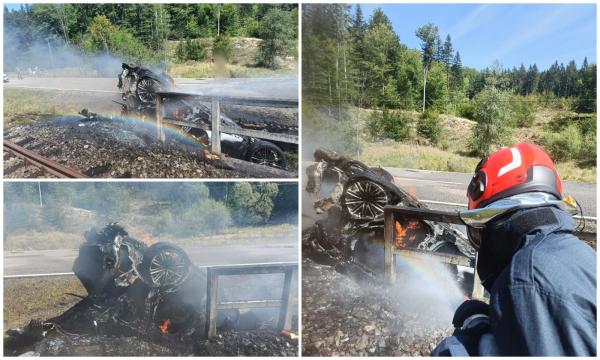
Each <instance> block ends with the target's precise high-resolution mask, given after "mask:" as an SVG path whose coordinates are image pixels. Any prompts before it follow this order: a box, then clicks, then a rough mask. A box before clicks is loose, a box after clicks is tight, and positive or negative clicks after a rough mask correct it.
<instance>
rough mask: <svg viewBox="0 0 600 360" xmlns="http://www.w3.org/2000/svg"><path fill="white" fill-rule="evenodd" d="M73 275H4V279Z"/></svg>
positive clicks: (69, 273) (68, 273) (65, 274)
mask: <svg viewBox="0 0 600 360" xmlns="http://www.w3.org/2000/svg"><path fill="white" fill-rule="evenodd" d="M67 275H75V273H73V272H65V273H50V274H24V275H4V278H5V279H18V278H30V277H49V276H67Z"/></svg>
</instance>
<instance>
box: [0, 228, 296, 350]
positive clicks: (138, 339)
mask: <svg viewBox="0 0 600 360" xmlns="http://www.w3.org/2000/svg"><path fill="white" fill-rule="evenodd" d="M84 237H85V242H84V243H83V244H82V245H81V246H80V248H79V256H78V257H77V258H76V260H75V262H74V264H73V272H74V273H75V275H76V276H77V278H78V279H79V280H80V281H81V283H82V285H83V286H84V288H85V289H86V290H87V296H82V299H81V301H79V302H78V303H77V304H75V305H74V306H73V307H71V308H70V309H68V310H67V311H65V312H64V313H63V314H61V315H59V316H57V317H54V318H51V319H47V320H38V319H34V320H31V322H30V323H29V324H28V325H27V326H25V327H23V328H17V329H10V330H8V331H7V332H6V335H5V339H4V354H5V355H12V356H14V355H21V354H24V353H28V354H38V355H42V356H43V355H113V356H115V355H121V356H124V355H138V356H140V355H142V356H143V355H146V356H150V355H153V356H157V355H213V356H214V355H256V356H281V355H296V353H297V340H295V339H291V338H290V337H289V336H283V335H281V334H280V332H279V331H280V330H279V329H278V328H277V326H276V324H273V321H271V319H272V318H274V314H276V312H274V311H270V312H269V311H267V310H266V309H265V310H263V309H256V311H252V310H246V311H240V310H237V309H232V310H228V311H223V312H221V313H219V314H218V318H217V326H218V327H219V329H220V330H221V331H220V332H219V334H218V335H217V336H216V337H213V338H210V339H209V338H207V336H206V329H207V327H206V325H207V319H206V294H207V289H206V281H207V279H206V270H205V269H202V268H198V267H196V266H195V265H194V264H193V263H192V262H191V260H190V259H189V258H188V255H187V254H186V252H185V251H184V250H183V249H181V248H180V247H178V246H176V245H174V244H171V243H166V242H154V243H148V241H150V240H146V242H144V241H140V240H138V239H135V238H133V237H131V236H129V234H128V233H127V231H125V229H124V228H123V227H122V226H120V225H118V224H116V223H112V224H109V225H107V226H106V227H104V228H103V229H101V230H97V229H95V228H93V229H91V230H89V231H87V232H86V233H85V236H84ZM244 291H247V289H246V288H244V286H239V287H235V286H234V287H232V288H230V289H223V290H222V292H221V297H224V298H225V299H227V298H228V297H231V295H232V294H234V295H236V293H237V292H244ZM228 292H229V293H228ZM237 296H239V294H237ZM259 310H262V311H259ZM296 326H297V325H296Z"/></svg>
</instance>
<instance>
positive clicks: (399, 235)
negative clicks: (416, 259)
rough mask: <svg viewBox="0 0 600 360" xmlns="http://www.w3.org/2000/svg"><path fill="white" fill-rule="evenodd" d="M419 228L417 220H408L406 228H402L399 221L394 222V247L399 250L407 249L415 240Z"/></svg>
mask: <svg viewBox="0 0 600 360" xmlns="http://www.w3.org/2000/svg"><path fill="white" fill-rule="evenodd" d="M420 227H421V225H420V224H419V220H409V221H408V226H406V227H402V224H401V223H400V221H396V237H395V239H394V240H395V242H396V246H397V247H399V248H406V247H408V245H409V243H411V242H413V241H415V240H416V238H417V230H418V229H419V228H420Z"/></svg>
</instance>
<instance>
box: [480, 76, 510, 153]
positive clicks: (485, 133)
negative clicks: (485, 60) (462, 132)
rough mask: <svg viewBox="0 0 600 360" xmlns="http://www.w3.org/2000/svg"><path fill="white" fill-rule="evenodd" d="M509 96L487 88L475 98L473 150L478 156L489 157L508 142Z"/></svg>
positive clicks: (492, 88)
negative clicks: (496, 148) (475, 123)
mask: <svg viewBox="0 0 600 360" xmlns="http://www.w3.org/2000/svg"><path fill="white" fill-rule="evenodd" d="M508 100H509V94H508V93H507V92H504V91H500V90H498V89H496V88H494V87H487V88H485V89H484V90H483V91H481V92H480V93H479V94H477V95H476V96H475V98H474V101H475V111H474V114H473V115H474V118H475V121H477V125H475V128H474V129H473V136H472V138H471V144H470V146H471V149H472V150H473V152H474V153H475V154H476V155H478V156H483V155H487V154H489V153H490V151H491V150H492V149H493V148H494V147H496V146H499V145H502V144H504V143H505V142H508V130H509V126H510V118H511V115H512V114H511V111H510V108H509V106H507V105H508Z"/></svg>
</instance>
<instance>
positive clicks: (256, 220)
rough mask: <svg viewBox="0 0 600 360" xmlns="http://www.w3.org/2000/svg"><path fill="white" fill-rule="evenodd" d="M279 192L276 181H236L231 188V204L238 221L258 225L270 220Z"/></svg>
mask: <svg viewBox="0 0 600 360" xmlns="http://www.w3.org/2000/svg"><path fill="white" fill-rule="evenodd" d="M277 193H278V187H277V184H276V183H255V184H250V183H248V182H237V183H235V184H234V185H233V188H232V190H231V194H230V197H229V204H230V206H231V208H232V210H233V218H234V220H235V221H236V223H238V224H240V225H256V224H261V223H265V222H266V221H268V220H269V218H270V216H271V211H272V210H273V199H274V198H275V196H277Z"/></svg>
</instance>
